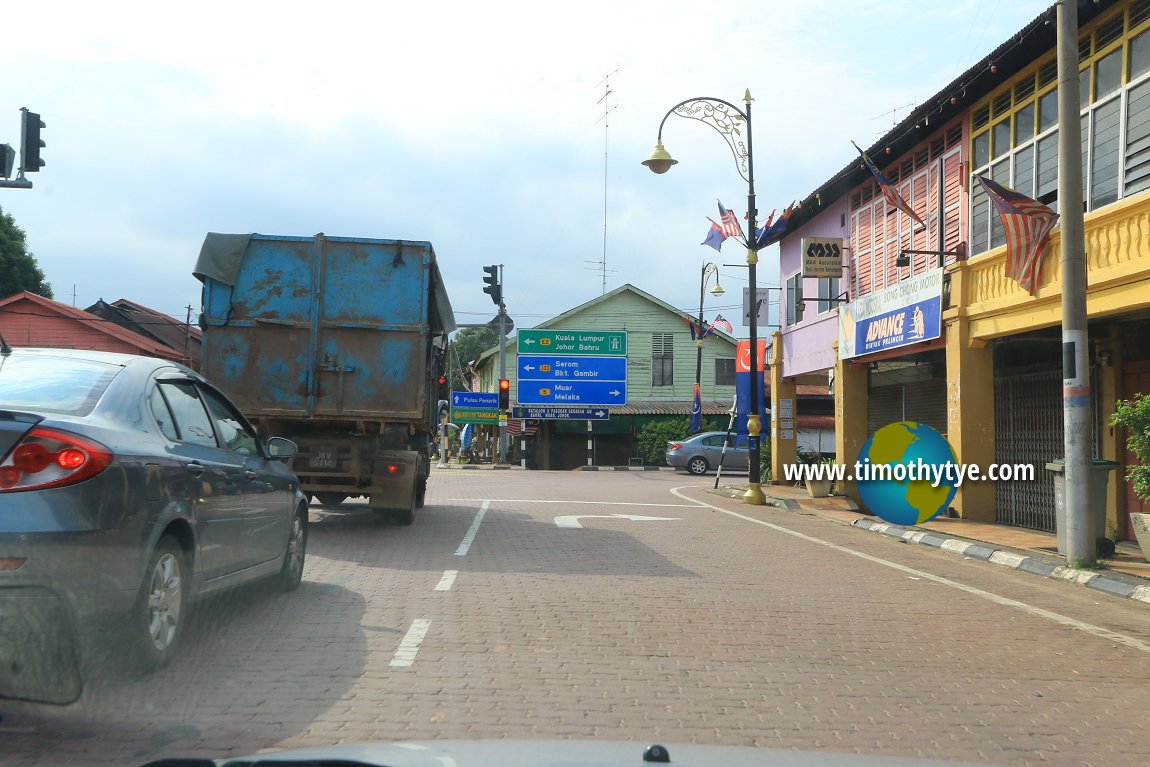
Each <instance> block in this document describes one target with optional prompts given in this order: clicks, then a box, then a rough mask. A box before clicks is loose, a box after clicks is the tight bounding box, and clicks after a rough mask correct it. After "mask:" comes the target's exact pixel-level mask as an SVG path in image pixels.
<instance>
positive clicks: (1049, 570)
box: [850, 519, 1150, 605]
mask: <svg viewBox="0 0 1150 767" xmlns="http://www.w3.org/2000/svg"><path fill="white" fill-rule="evenodd" d="M850 525H851V527H857V528H859V529H860V530H869V531H870V532H872V533H879V534H881V535H886V536H889V537H891V538H897V539H899V540H901V541H902V542H903V543H921V544H926V545H927V546H933V547H934V548H936V549H941V550H942V551H949V552H951V553H952V554H959V555H961V556H964V557H970V558H971V559H980V560H982V561H984V562H990V563H992V564H996V565H999V566H1000V567H1009V568H1011V569H1012V570H1022V571H1023V572H1027V573H1033V574H1034V575H1040V576H1042V577H1043V578H1053V579H1056V580H1061V581H1067V582H1070V583H1077V584H1078V585H1080V586H1085V587H1086V588H1088V589H1095V590H1096V591H1103V592H1105V593H1107V594H1112V595H1114V596H1116V597H1124V598H1126V599H1133V600H1135V601H1137V602H1142V603H1143V604H1147V605H1150V582H1147V580H1146V579H1145V578H1139V577H1138V576H1136V575H1127V574H1126V573H1122V572H1117V571H1113V570H1098V571H1095V570H1075V569H1073V568H1070V567H1067V566H1066V563H1065V561H1064V560H1063V559H1062V558H1061V557H1054V556H1044V555H1042V554H1035V553H1033V552H1029V551H1019V550H1017V549H1010V548H1006V547H1004V546H998V545H996V544H993V543H983V542H981V541H971V540H967V539H966V538H958V537H955V536H951V535H946V534H945V533H938V532H935V531H933V530H924V529H922V528H920V527H900V526H899V525H892V524H888V523H886V522H876V521H875V520H872V519H856V520H855V521H854V522H851V523H850Z"/></svg>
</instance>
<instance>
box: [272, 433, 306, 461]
mask: <svg viewBox="0 0 1150 767" xmlns="http://www.w3.org/2000/svg"><path fill="white" fill-rule="evenodd" d="M267 447H268V456H269V457H271V458H291V457H292V456H293V455H295V454H296V453H298V452H299V447H297V446H296V443H294V442H292V441H291V440H290V439H285V438H284V437H268V443H267Z"/></svg>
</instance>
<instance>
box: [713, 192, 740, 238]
mask: <svg viewBox="0 0 1150 767" xmlns="http://www.w3.org/2000/svg"><path fill="white" fill-rule="evenodd" d="M715 202H719V201H718V200H716V201H715ZM719 223H720V224H721V225H722V229H723V235H724V236H726V237H739V238H742V236H743V227H742V225H741V224H740V223H739V219H738V218H736V217H735V212H734V211H733V210H727V209H726V208H724V207H723V203H721V202H719Z"/></svg>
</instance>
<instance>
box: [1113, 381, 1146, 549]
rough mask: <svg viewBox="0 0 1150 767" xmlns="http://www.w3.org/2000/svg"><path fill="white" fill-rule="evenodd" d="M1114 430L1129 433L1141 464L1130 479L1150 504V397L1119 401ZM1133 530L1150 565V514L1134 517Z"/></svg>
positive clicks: (1128, 474)
mask: <svg viewBox="0 0 1150 767" xmlns="http://www.w3.org/2000/svg"><path fill="white" fill-rule="evenodd" d="M1110 425H1111V426H1121V427H1123V428H1125V429H1126V447H1127V448H1129V450H1130V452H1131V453H1133V454H1134V458H1135V459H1137V461H1138V463H1137V464H1135V465H1133V466H1130V467H1128V468H1127V470H1126V479H1127V481H1129V482H1131V483H1132V484H1133V485H1134V494H1135V495H1137V496H1138V497H1139V498H1141V499H1142V500H1145V501H1150V395H1147V394H1135V395H1134V398H1133V399H1128V400H1119V401H1118V404H1117V405H1116V406H1115V409H1114V415H1113V417H1111V419H1110ZM1130 526H1131V527H1132V528H1134V535H1135V536H1137V538H1138V546H1139V547H1141V549H1142V556H1143V557H1145V558H1146V560H1147V561H1148V562H1150V514H1137V513H1134V514H1131V515H1130Z"/></svg>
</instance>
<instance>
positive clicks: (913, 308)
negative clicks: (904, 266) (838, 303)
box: [839, 268, 943, 359]
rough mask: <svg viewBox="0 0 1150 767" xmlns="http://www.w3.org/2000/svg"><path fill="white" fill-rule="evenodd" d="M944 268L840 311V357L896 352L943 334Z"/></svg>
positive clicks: (856, 301) (902, 283)
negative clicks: (901, 348)
mask: <svg viewBox="0 0 1150 767" xmlns="http://www.w3.org/2000/svg"><path fill="white" fill-rule="evenodd" d="M942 273H943V270H942V269H941V268H938V269H932V270H930V271H929V272H925V273H923V274H918V275H915V276H914V277H909V278H907V279H905V280H903V281H902V282H899V283H898V284H895V285H890V286H888V287H886V288H883V289H882V290H880V291H878V292H876V293H870V294H869V295H866V296H863V297H862V298H859V299H856V300H854V301H851V302H850V303H849V304H846V305H845V306H843V307H842V308H841V309H840V310H839V358H840V359H850V358H851V357H861V356H863V355H865V354H872V353H874V352H881V351H886V350H887V349H897V348H899V347H901V346H910V345H911V344H917V343H922V342H923V341H932V340H934V339H936V338H938V337H939V336H941V335H942Z"/></svg>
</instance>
